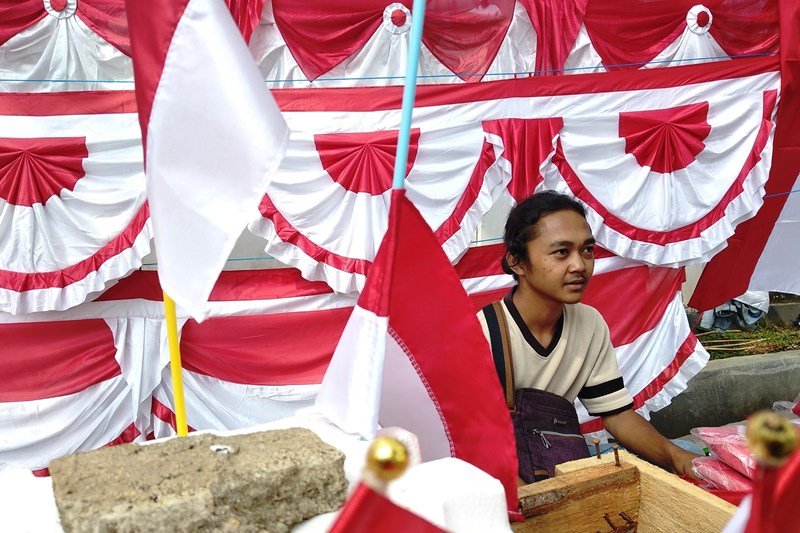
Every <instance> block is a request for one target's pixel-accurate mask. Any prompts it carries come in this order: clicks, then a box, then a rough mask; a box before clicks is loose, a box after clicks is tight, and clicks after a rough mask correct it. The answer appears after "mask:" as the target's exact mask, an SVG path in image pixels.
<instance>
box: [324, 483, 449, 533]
mask: <svg viewBox="0 0 800 533" xmlns="http://www.w3.org/2000/svg"><path fill="white" fill-rule="evenodd" d="M376 531H381V532H384V533H395V532H396V533H401V532H402V533H444V530H443V529H440V528H438V527H436V526H435V525H433V524H431V523H430V522H428V521H427V520H425V519H424V518H421V517H419V516H417V515H415V514H414V513H412V512H410V511H407V510H405V509H403V508H402V507H398V506H396V505H395V504H393V503H392V502H390V501H389V500H388V499H387V498H386V497H385V496H383V495H382V494H378V493H377V492H376V491H374V490H373V489H371V488H370V487H368V486H367V485H365V484H364V483H359V485H358V487H356V490H355V491H354V492H353V494H352V495H350V498H349V499H348V500H347V502H346V503H345V504H344V507H343V508H342V511H341V513H340V514H339V518H338V519H337V520H336V523H334V524H333V526H332V527H331V529H330V530H328V533H374V532H376Z"/></svg>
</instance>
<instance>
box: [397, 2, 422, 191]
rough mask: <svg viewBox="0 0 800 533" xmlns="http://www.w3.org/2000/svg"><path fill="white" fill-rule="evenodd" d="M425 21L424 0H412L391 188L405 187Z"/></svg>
mask: <svg viewBox="0 0 800 533" xmlns="http://www.w3.org/2000/svg"><path fill="white" fill-rule="evenodd" d="M424 23H425V0H414V5H413V6H412V8H411V33H410V36H409V42H408V64H407V65H406V80H405V83H404V85H403V109H402V112H401V113H402V114H401V117H400V133H399V134H398V137H397V156H396V157H395V160H394V179H393V180H392V188H394V189H403V188H405V181H406V165H407V164H408V142H409V139H410V137H411V113H412V111H413V110H414V96H415V95H416V92H417V66H418V65H419V49H420V46H421V45H422V25H423V24H424Z"/></svg>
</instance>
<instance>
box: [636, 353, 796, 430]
mask: <svg viewBox="0 0 800 533" xmlns="http://www.w3.org/2000/svg"><path fill="white" fill-rule="evenodd" d="M798 393H800V350H793V351H789V352H781V353H775V354H764V355H749V356H742V357H734V358H731V359H721V360H718V361H710V362H709V363H708V365H707V366H706V368H704V369H703V370H702V371H700V373H699V374H697V376H695V377H694V379H692V380H691V381H690V382H689V386H688V387H687V389H686V391H684V392H683V393H681V394H680V395H679V396H678V397H677V398H675V399H674V400H673V401H672V403H671V404H670V405H669V406H667V407H666V408H664V409H662V410H661V411H659V412H657V413H653V414H652V422H653V425H654V426H655V427H656V429H658V430H659V431H660V432H661V433H662V434H663V435H664V436H666V437H669V438H677V437H681V436H683V435H687V434H688V433H689V430H691V429H692V428H695V427H700V426H721V425H724V424H729V423H731V422H737V421H740V420H744V418H745V417H746V416H747V415H749V414H751V413H753V412H754V411H757V410H759V409H763V408H771V407H772V403H773V402H776V401H779V400H793V399H794V398H795V397H796V396H797V394H798Z"/></svg>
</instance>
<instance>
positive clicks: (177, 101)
mask: <svg viewBox="0 0 800 533" xmlns="http://www.w3.org/2000/svg"><path fill="white" fill-rule="evenodd" d="M126 5H127V10H128V24H129V31H130V36H131V45H132V48H133V67H134V75H135V81H136V100H137V104H138V107H139V122H140V124H141V127H142V137H143V140H144V151H145V172H146V174H147V194H148V200H149V202H150V212H151V216H152V220H153V229H154V235H155V247H156V254H157V256H158V272H159V278H160V281H161V285H162V287H163V288H164V291H165V292H166V293H167V294H169V295H170V296H171V297H172V298H173V299H174V300H175V301H176V302H177V303H178V304H179V305H180V306H181V307H183V308H184V309H186V310H187V311H188V312H189V313H190V314H191V315H192V316H193V317H195V318H203V316H204V307H205V303H206V301H207V299H208V295H209V294H210V293H211V289H212V287H213V286H214V282H215V281H216V279H217V276H218V275H219V273H220V271H221V270H222V267H223V266H224V263H225V260H226V259H227V258H228V256H229V254H230V252H231V250H232V249H233V246H234V244H235V242H236V239H237V238H238V237H239V235H240V234H241V232H242V230H243V229H244V227H245V226H246V225H247V223H248V222H249V221H250V220H253V219H254V218H257V217H258V204H259V202H260V201H261V198H262V197H263V196H264V192H265V191H266V188H267V185H268V183H269V178H270V176H271V175H272V173H273V172H274V171H275V170H277V168H278V165H279V164H280V161H281V159H282V157H283V153H284V151H285V148H286V144H287V141H288V129H287V127H286V123H285V122H284V120H283V118H282V116H281V114H280V111H279V110H278V107H277V105H276V104H275V101H274V100H273V99H272V96H271V95H270V93H269V91H268V90H267V89H266V87H265V86H264V80H263V79H262V77H261V75H260V73H259V71H258V68H257V67H256V65H255V62H254V61H253V59H252V57H251V56H250V54H249V52H248V50H247V46H246V45H245V42H244V39H243V38H242V35H241V34H240V33H239V30H238V29H237V27H236V25H235V23H234V21H233V18H232V17H231V14H230V12H229V11H228V8H227V7H226V5H225V3H224V2H223V0H178V1H167V0H154V1H150V2H136V1H133V0H128V1H127V2H126ZM154 14H156V15H154Z"/></svg>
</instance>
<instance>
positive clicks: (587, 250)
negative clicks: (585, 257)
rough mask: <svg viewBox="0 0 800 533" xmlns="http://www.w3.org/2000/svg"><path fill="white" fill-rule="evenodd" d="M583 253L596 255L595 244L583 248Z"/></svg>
mask: <svg viewBox="0 0 800 533" xmlns="http://www.w3.org/2000/svg"><path fill="white" fill-rule="evenodd" d="M583 253H585V254H592V255H594V246H587V247H586V248H584V249H583Z"/></svg>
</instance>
